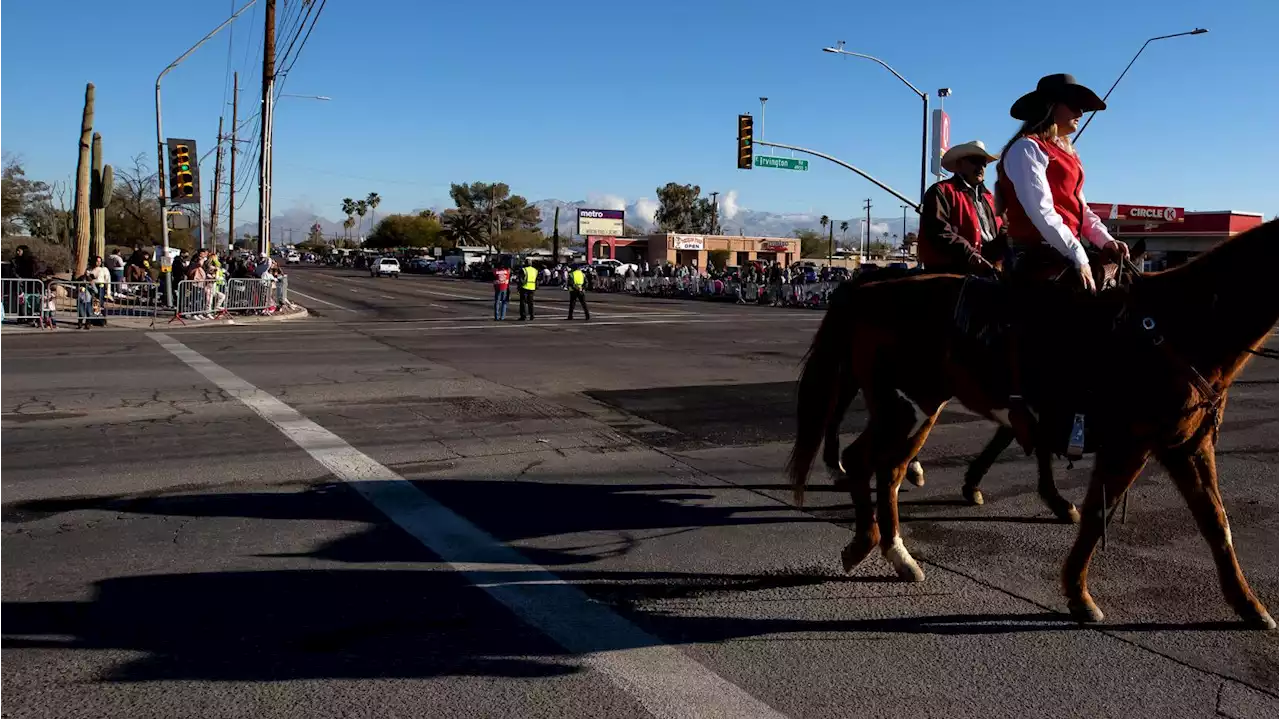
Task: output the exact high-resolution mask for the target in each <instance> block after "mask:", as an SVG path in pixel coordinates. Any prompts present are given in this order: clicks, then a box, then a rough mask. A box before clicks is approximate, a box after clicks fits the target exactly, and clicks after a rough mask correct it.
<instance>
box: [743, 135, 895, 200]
mask: <svg viewBox="0 0 1280 719" xmlns="http://www.w3.org/2000/svg"><path fill="white" fill-rule="evenodd" d="M755 144H757V145H765V146H767V147H776V148H779V149H782V150H794V151H795V152H803V153H805V154H807V155H813V156H814V157H821V158H822V159H824V160H827V161H829V162H834V163H836V164H837V165H839V166H841V167H843V168H845V169H846V170H853V171H854V172H856V173H858V174H859V175H862V176H863V177H864V178H866V179H867V181H868V182H870V183H871V184H873V185H875V186H876V187H879V188H880V189H882V190H884V191H885V192H887V193H889V194H890V195H893V196H894V197H896V198H898V199H899V200H902V201H903V202H905V203H907V205H909V206H910V207H911V209H913V210H915V211H916V212H917V213H919V212H920V203H918V202H915V201H913V200H909V199H907V197H906V196H905V195H903V194H902V193H901V192H898V191H897V190H895V189H893V188H892V187H889V186H888V185H886V184H884V183H883V182H881V181H879V180H877V179H876V178H874V177H872V176H871V175H868V174H867V173H865V172H863V171H862V170H859V169H858V168H856V167H854V166H853V165H850V164H849V163H847V162H845V161H844V160H838V159H836V158H834V157H832V156H831V155H827V154H824V153H821V152H817V151H816V150H810V149H807V148H804V147H796V146H794V145H784V144H782V143H780V142H765V141H764V140H755Z"/></svg>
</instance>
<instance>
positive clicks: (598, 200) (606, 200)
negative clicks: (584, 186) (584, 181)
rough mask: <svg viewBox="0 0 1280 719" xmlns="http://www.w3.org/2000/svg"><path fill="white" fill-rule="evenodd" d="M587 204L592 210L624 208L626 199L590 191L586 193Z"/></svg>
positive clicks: (625, 207)
mask: <svg viewBox="0 0 1280 719" xmlns="http://www.w3.org/2000/svg"><path fill="white" fill-rule="evenodd" d="M587 204H589V205H590V206H591V208H592V209H594V210H625V209H627V201H626V200H624V199H622V198H621V197H618V196H617V195H606V194H599V193H591V194H589V195H587Z"/></svg>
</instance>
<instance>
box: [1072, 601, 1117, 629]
mask: <svg viewBox="0 0 1280 719" xmlns="http://www.w3.org/2000/svg"><path fill="white" fill-rule="evenodd" d="M1067 607H1068V609H1070V610H1071V616H1072V617H1074V618H1075V619H1076V621H1078V622H1084V623H1085V624H1094V623H1097V622H1100V621H1102V620H1103V619H1106V618H1107V617H1106V615H1105V614H1103V613H1102V610H1101V609H1098V605H1096V604H1094V603H1093V602H1092V601H1090V602H1082V601H1078V600H1072V601H1070V602H1068V603H1067Z"/></svg>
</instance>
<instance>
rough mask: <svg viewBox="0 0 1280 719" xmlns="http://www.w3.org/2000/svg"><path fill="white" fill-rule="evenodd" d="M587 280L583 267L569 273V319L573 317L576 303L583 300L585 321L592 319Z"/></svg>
mask: <svg viewBox="0 0 1280 719" xmlns="http://www.w3.org/2000/svg"><path fill="white" fill-rule="evenodd" d="M586 281H587V276H586V273H584V272H583V271H582V270H581V268H579V269H575V270H574V271H573V272H570V273H569V319H573V307H574V305H575V304H577V303H579V302H581V303H582V314H583V319H584V321H586V322H590V321H591V310H590V309H588V308H587V293H586V287H585V283H586Z"/></svg>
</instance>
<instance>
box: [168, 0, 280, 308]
mask: <svg viewBox="0 0 1280 719" xmlns="http://www.w3.org/2000/svg"><path fill="white" fill-rule="evenodd" d="M257 1H258V0H249V2H246V3H245V4H244V5H242V6H241V7H240V9H239V10H236V11H235V12H234V13H232V14H231V17H229V18H227V19H226V20H224V21H223V22H222V24H221V25H219V26H217V27H216V28H214V29H213V31H212V32H210V33H209V34H208V35H205V36H204V38H203V39H201V40H200V42H198V43H196V44H195V45H192V46H191V49H190V50H187V51H186V52H184V53H182V55H180V56H179V57H178V59H177V60H174V61H173V62H171V63H169V66H168V67H166V68H165V69H164V70H163V71H161V72H160V75H159V76H158V77H156V159H157V161H158V162H159V170H160V171H159V172H158V173H157V174H156V181H157V182H158V183H159V185H160V195H159V198H160V211H161V212H162V213H164V212H165V211H167V209H168V206H169V204H168V203H169V198H168V195H167V194H165V186H164V182H165V177H166V175H165V173H164V126H163V125H162V123H161V119H160V82H161V81H162V80H164V76H165V75H168V74H169V71H170V70H172V69H174V68H175V67H177V66H178V65H180V64H182V61H183V60H186V59H187V58H188V57H190V56H191V53H193V52H195V51H196V49H197V48H199V47H200V46H201V45H203V44H205V43H206V42H208V41H209V39H210V38H212V37H213V36H214V35H217V34H218V33H219V32H221V31H222V28H224V27H226V26H228V25H230V24H231V22H232V21H233V20H235V19H236V18H238V17H240V14H241V13H243V12H244V11H245V10H248V9H249V8H250V7H252V6H253V4H254V3H255V2H257ZM161 216H162V217H163V215H161ZM160 235H161V240H162V242H163V244H164V249H165V253H166V257H167V256H168V254H167V253H168V251H169V223H168V221H165V222H161V223H160ZM166 294H167V293H166Z"/></svg>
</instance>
